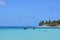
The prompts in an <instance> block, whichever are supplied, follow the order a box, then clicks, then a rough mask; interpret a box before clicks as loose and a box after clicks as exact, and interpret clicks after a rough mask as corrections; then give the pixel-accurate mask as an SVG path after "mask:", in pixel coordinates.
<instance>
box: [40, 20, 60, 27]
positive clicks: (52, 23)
mask: <svg viewBox="0 0 60 40" xmlns="http://www.w3.org/2000/svg"><path fill="white" fill-rule="evenodd" d="M39 26H50V27H52V26H53V27H60V19H59V20H53V21H51V20H48V21H44V20H42V21H40V22H39Z"/></svg>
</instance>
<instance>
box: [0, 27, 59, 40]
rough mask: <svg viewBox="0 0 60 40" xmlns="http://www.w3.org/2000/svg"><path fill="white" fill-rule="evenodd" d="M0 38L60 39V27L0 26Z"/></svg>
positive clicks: (6, 39) (22, 39)
mask: <svg viewBox="0 0 60 40" xmlns="http://www.w3.org/2000/svg"><path fill="white" fill-rule="evenodd" d="M0 40H60V29H44V28H42V29H38V28H36V29H34V30H33V29H32V28H30V29H29V28H28V29H26V30H24V29H21V28H0Z"/></svg>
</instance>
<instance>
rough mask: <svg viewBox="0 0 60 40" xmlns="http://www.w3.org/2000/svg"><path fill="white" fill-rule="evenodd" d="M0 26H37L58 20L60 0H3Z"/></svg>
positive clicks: (0, 5) (0, 7)
mask: <svg viewBox="0 0 60 40" xmlns="http://www.w3.org/2000/svg"><path fill="white" fill-rule="evenodd" d="M2 2H3V3H2V4H1V3H0V26H37V25H38V23H39V22H40V21H41V20H49V19H50V20H57V19H59V18H60V0H3V1H2Z"/></svg>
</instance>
